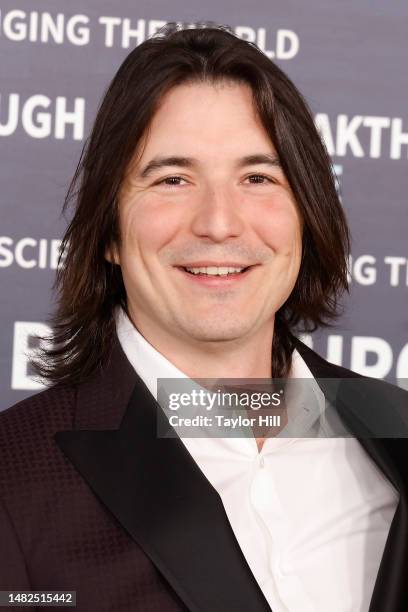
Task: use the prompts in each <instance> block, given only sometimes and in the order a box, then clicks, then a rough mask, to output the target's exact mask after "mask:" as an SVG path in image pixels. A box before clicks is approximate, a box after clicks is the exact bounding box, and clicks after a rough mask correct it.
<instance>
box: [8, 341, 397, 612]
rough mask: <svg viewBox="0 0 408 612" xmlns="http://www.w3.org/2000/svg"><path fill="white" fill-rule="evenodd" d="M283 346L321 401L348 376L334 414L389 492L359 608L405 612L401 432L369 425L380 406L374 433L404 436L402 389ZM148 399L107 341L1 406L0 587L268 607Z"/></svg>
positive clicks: (206, 488)
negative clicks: (67, 382)
mask: <svg viewBox="0 0 408 612" xmlns="http://www.w3.org/2000/svg"><path fill="white" fill-rule="evenodd" d="M296 348H297V349H298V350H299V352H300V353H301V355H302V357H303V358H304V360H305V361H306V363H307V365H308V366H309V368H310V370H311V371H312V373H313V375H314V377H315V378H318V379H319V381H318V382H319V384H320V386H321V388H322V390H323V392H324V393H325V395H326V397H327V396H329V395H330V393H331V391H332V389H331V387H330V384H329V380H327V382H325V380H322V379H339V378H344V379H350V378H353V377H354V378H356V379H358V381H359V384H358V385H357V386H355V385H354V386H353V387H352V388H350V387H347V388H346V389H345V391H344V393H342V392H341V389H340V390H339V391H338V393H337V396H336V398H335V401H336V402H337V403H336V409H338V410H339V413H340V414H341V418H342V420H343V421H344V422H345V423H346V424H347V428H348V429H349V430H350V431H351V432H353V433H354V434H355V435H356V437H358V439H359V440H360V442H361V444H362V445H363V446H364V448H365V450H366V451H367V453H368V454H369V456H370V457H371V458H372V459H373V460H374V461H375V463H376V464H377V465H378V467H379V468H380V469H381V470H382V471H383V473H384V474H385V475H386V477H387V478H388V479H389V480H390V481H391V482H392V483H393V484H394V486H395V487H396V488H397V489H398V490H399V493H400V502H399V505H398V508H397V511H396V514H395V517H394V520H393V522H392V525H391V529H390V533H389V537H388V540H387V544H386V547H385V551H384V555H383V558H382V561H381V566H380V569H379V572H378V577H377V581H376V585H375V589H374V594H373V597H372V601H371V607H370V612H406V611H407V610H408V507H407V502H408V496H407V481H408V461H407V458H408V453H407V440H406V439H404V438H402V437H401V438H384V439H379V438H378V437H377V438H376V437H373V435H372V433H373V432H374V435H378V431H377V433H376V428H377V427H378V422H379V420H380V421H381V418H382V414H385V413H384V411H386V414H387V423H386V424H385V425H384V424H382V427H383V429H384V428H386V427H387V426H388V425H387V424H389V423H390V422H391V425H392V428H391V429H392V430H393V432H394V431H395V430H396V429H398V430H399V431H401V435H406V433H403V432H405V431H406V429H407V425H406V422H407V421H406V411H407V409H408V401H407V397H408V393H406V392H405V391H402V390H400V389H398V388H397V387H393V386H391V385H388V384H386V383H384V382H382V381H374V380H373V379H367V378H363V377H359V376H358V375H357V374H355V373H353V372H351V371H349V370H346V369H344V368H340V367H338V366H334V365H331V364H329V363H328V362H327V361H325V360H323V359H322V358H321V357H319V356H318V355H317V354H316V353H315V352H314V351H312V350H311V349H309V348H308V347H306V346H305V345H304V344H302V343H301V342H300V341H296ZM350 389H351V390H350ZM156 407H157V405H156V403H155V401H154V399H153V397H152V395H151V394H150V393H149V391H148V390H147V388H146V386H145V385H144V383H143V382H142V380H141V379H140V378H139V377H138V376H137V374H136V373H135V371H134V370H133V368H132V366H131V365H130V363H129V361H128V360H127V358H126V357H125V355H124V353H123V351H122V349H121V347H120V345H119V342H118V341H117V342H116V344H115V346H114V347H113V351H112V355H111V358H110V361H109V364H108V365H107V366H106V367H105V368H104V369H102V370H101V371H99V372H97V373H96V374H95V375H94V376H93V377H92V379H90V380H88V381H87V382H86V383H83V384H80V385H78V386H76V387H70V386H58V385H57V386H54V387H52V388H50V389H47V390H46V391H43V392H42V393H39V394H37V395H35V396H33V397H30V398H28V399H27V400H24V401H23V402H20V403H19V404H17V405H15V406H13V407H12V408H10V409H8V410H6V411H4V412H2V413H1V414H0V590H22V589H23V590H47V591H57V590H58V591H64V590H76V592H77V609H78V610H80V611H81V612H92V611H94V610H95V612H96V611H97V612H103V611H105V610H109V611H114V612H120V611H123V612H125V611H129V612H130V611H139V610H140V611H143V612H171V611H174V612H176V611H177V612H181V611H182V610H184V611H186V610H189V611H190V612H266V611H267V610H270V607H269V606H268V603H267V601H266V600H265V598H264V596H263V594H262V592H261V590H260V588H259V587H258V585H257V583H256V581H255V579H254V577H253V575H252V573H251V571H250V569H249V566H248V565H247V563H246V561H245V558H244V556H243V554H242V552H241V550H240V548H239V545H238V543H237V541H236V539H235V536H234V534H233V531H232V529H231V527H230V524H229V522H228V519H227V516H226V513H225V511H224V508H223V505H222V502H221V498H220V497H219V495H218V493H217V492H216V491H215V490H214V489H213V487H212V486H211V485H210V483H209V482H208V481H207V480H206V478H205V477H204V476H203V474H202V472H201V471H200V469H199V468H198V467H197V465H196V464H195V462H194V461H193V459H192V458H191V456H190V455H189V453H188V452H187V450H186V448H185V447H184V445H183V443H182V442H181V441H180V440H179V439H177V438H176V439H174V438H173V439H163V438H158V437H157V436H156V418H163V416H162V415H161V416H160V411H159V413H158V412H157V410H156ZM381 411H382V412H381ZM380 412H381V414H380ZM390 431H391V430H390ZM390 435H394V433H392V434H390ZM13 609H15V608H13ZM21 609H22V608H21ZM24 609H25V608H24ZM328 612H329V611H328ZM356 612H357V611H356Z"/></svg>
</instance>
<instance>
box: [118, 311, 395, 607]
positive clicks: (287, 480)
mask: <svg viewBox="0 0 408 612" xmlns="http://www.w3.org/2000/svg"><path fill="white" fill-rule="evenodd" d="M117 332H118V337H119V341H120V343H121V346H122V348H123V350H124V352H125V354H126V356H127V358H128V360H129V361H130V363H131V364H132V366H133V367H134V368H135V370H136V372H137V373H138V375H139V376H140V377H141V379H142V380H143V382H144V383H145V384H146V386H147V387H148V389H149V390H150V392H151V393H152V395H153V396H154V397H155V399H157V379H158V378H187V376H186V374H184V373H183V372H181V371H180V370H179V369H177V368H176V367H175V366H174V365H173V364H172V363H171V362H170V361H169V360H168V359H166V358H165V357H164V356H163V355H162V354H161V353H159V352H158V351H157V350H156V349H155V348H154V347H153V346H152V345H151V344H150V343H149V342H147V340H146V339H145V338H144V337H143V336H142V335H141V334H140V333H139V331H138V330H137V329H136V328H135V327H134V326H133V324H132V323H131V321H130V320H129V318H128V317H127V316H126V314H125V313H124V311H123V310H121V309H120V310H118V312H117ZM289 377H290V378H310V379H313V375H312V373H311V372H310V370H309V368H308V367H307V365H306V363H305V361H304V360H303V359H302V357H301V355H300V354H299V352H298V351H296V350H295V351H294V353H293V358H292V368H291V372H290V375H289ZM311 382H312V384H313V382H314V383H315V384H314V387H313V388H314V391H315V393H316V397H317V398H318V403H319V405H320V406H321V405H322V403H323V406H324V401H325V398H324V395H323V393H322V391H321V390H320V388H319V386H318V385H317V383H316V381H314V379H313V381H311ZM181 440H182V442H183V443H184V445H185V446H186V448H187V450H188V451H189V453H190V454H191V456H192V457H193V459H194V461H195V462H196V463H197V465H198V466H199V468H200V469H201V471H202V472H203V473H204V475H205V476H206V478H207V479H208V481H209V482H210V483H211V484H212V486H213V487H214V488H215V489H216V490H217V492H218V493H219V495H220V497H221V499H222V502H223V505H224V508H225V511H226V513H227V516H228V519H229V521H230V524H231V527H232V529H233V531H234V534H235V537H236V539H237V541H238V543H239V545H240V547H241V550H242V552H243V554H244V556H245V558H246V560H247V562H248V564H249V567H250V568H251V571H252V573H253V575H254V577H255V579H256V580H257V582H258V584H259V586H260V588H261V589H262V591H263V593H264V595H265V597H266V599H267V601H268V602H269V604H270V606H271V608H272V610H273V612H367V611H368V608H369V603H370V600H371V596H372V592H373V588H374V583H375V579H376V576H377V573H378V569H379V565H380V561H381V557H382V554H383V551H384V547H385V542H386V539H387V535H388V532H389V528H390V524H391V521H392V518H393V516H394V513H395V509H396V506H397V503H398V493H397V491H396V490H395V489H394V487H393V486H392V485H391V483H390V482H389V481H388V480H387V479H386V478H385V476H384V475H383V474H382V472H381V471H380V470H379V469H378V468H377V466H376V465H375V464H374V462H373V461H372V460H371V458H370V457H369V456H368V455H367V453H366V452H365V450H364V449H363V447H362V446H361V445H360V443H359V442H358V441H357V440H355V439H354V438H351V437H343V438H327V437H317V438H289V437H272V438H271V437H270V438H267V439H266V440H265V443H264V445H263V447H262V450H261V451H260V452H258V447H257V444H256V440H255V438H253V437H241V438H217V437H205V438H185V437H182V438H181ZM226 612H230V611H226ZM231 612H232V611H231Z"/></svg>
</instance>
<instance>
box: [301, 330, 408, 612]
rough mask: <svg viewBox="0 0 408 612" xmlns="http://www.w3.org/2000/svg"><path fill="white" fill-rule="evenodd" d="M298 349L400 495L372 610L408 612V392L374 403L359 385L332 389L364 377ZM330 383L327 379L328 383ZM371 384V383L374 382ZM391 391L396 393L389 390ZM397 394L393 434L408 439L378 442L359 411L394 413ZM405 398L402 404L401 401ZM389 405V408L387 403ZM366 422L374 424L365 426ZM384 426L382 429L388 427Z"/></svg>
mask: <svg viewBox="0 0 408 612" xmlns="http://www.w3.org/2000/svg"><path fill="white" fill-rule="evenodd" d="M295 346H296V348H297V350H298V351H299V352H300V354H301V355H302V357H303V359H304V360H305V362H306V364H307V365H308V367H309V368H310V370H311V372H312V374H313V376H314V377H315V378H316V379H317V382H318V384H319V386H320V387H321V389H322V391H323V393H324V394H325V396H326V398H329V399H330V401H331V402H332V403H334V404H335V406H336V409H337V411H338V413H339V415H340V416H341V418H342V419H343V421H344V422H345V423H346V425H347V428H348V430H349V431H350V433H351V434H354V435H355V437H356V439H357V440H358V441H359V442H360V444H361V445H362V446H363V448H364V449H365V451H366V452H367V454H368V455H369V456H370V457H371V459H372V460H373V461H374V462H375V463H376V464H377V466H378V467H379V469H380V470H381V471H382V472H383V474H384V475H385V476H386V477H387V478H388V479H389V480H390V481H391V482H392V484H393V485H394V486H395V488H396V489H397V490H398V492H399V494H400V501H399V504H398V507H397V510H396V512H395V515H394V518H393V521H392V524H391V528H390V532H389V535H388V538H387V543H386V546H385V549H384V553H383V556H382V559H381V564H380V568H379V571H378V575H377V579H376V583H375V587H374V592H373V596H372V598H371V604H370V609H369V612H405V611H406V610H408V582H407V578H406V571H407V568H408V494H407V486H408V464H407V455H408V453H407V446H406V445H407V425H406V417H405V420H404V419H403V418H402V417H401V416H400V414H399V412H398V408H400V409H401V408H403V409H404V407H405V410H406V409H407V408H408V400H407V398H408V394H405V392H403V391H402V392H401V393H399V392H398V393H397V394H395V393H393V394H392V396H391V393H390V396H389V397H388V395H387V394H385V393H384V391H383V393H384V400H385V401H384V402H383V403H381V396H380V398H379V399H375V398H374V399H373V401H372V403H371V405H370V403H368V406H367V400H366V398H365V397H364V396H363V395H362V394H360V393H359V391H358V384H355V383H352V384H350V385H348V384H347V382H346V383H345V384H344V385H343V392H342V387H341V385H334V384H333V382H334V379H340V378H341V379H350V378H355V379H360V380H363V377H361V376H359V375H358V374H356V373H354V372H351V371H350V370H347V369H345V368H341V367H339V366H334V365H332V364H330V363H329V362H327V361H325V360H324V359H322V358H321V357H320V356H319V355H318V354H317V353H315V352H314V351H312V350H311V349H309V348H308V347H307V346H306V345H305V344H303V343H302V342H300V340H297V339H296V340H295ZM325 379H327V380H325ZM370 382H371V381H370ZM371 384H372V385H373V388H374V390H375V387H376V386H377V385H378V383H377V381H374V380H372V382H371ZM390 391H392V389H390ZM398 391H399V390H398ZM394 396H397V399H396V400H395V401H396V404H395V410H393V411H392V414H393V415H395V422H394V423H392V426H391V428H390V431H391V432H394V435H395V432H396V431H398V428H400V431H401V432H404V435H405V437H400V438H392V437H391V435H390V437H387V438H379V437H373V435H370V430H371V431H372V430H373V429H374V428H375V426H376V416H374V417H373V416H371V415H370V414H367V419H366V423H365V424H364V422H361V420H360V419H359V418H358V415H359V413H360V412H361V411H362V410H363V408H364V409H367V408H370V407H372V405H373V404H374V405H375V406H374V407H377V409H378V413H376V414H378V415H379V418H381V417H380V411H381V408H382V414H384V412H385V411H386V410H387V409H388V410H390V405H389V401H390V398H391V397H394ZM400 397H401V401H400V400H399V398H400ZM384 404H385V405H384ZM367 422H368V423H369V424H370V425H369V426H368V425H367ZM385 427H386V425H384V429H385Z"/></svg>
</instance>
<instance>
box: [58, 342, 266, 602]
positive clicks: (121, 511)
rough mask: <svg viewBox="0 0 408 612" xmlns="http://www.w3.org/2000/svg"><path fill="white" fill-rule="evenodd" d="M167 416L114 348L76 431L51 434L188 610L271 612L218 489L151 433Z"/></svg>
mask: <svg viewBox="0 0 408 612" xmlns="http://www.w3.org/2000/svg"><path fill="white" fill-rule="evenodd" d="M98 414H99V418H98ZM165 418H166V417H165V416H164V415H163V413H162V411H161V409H160V408H159V406H158V404H157V403H156V402H155V400H154V398H153V396H152V395H151V394H150V392H149V391H148V389H147V388H146V386H145V385H144V383H143V382H142V380H141V379H140V378H139V377H138V376H137V375H136V373H135V372H134V371H133V369H132V368H131V366H130V364H129V362H128V360H127V359H126V357H125V355H124V353H123V351H122V349H121V348H120V346H119V345H118V344H116V345H115V348H114V352H113V356H112V359H111V363H110V365H109V367H108V368H107V369H106V370H105V371H102V372H100V374H99V375H98V376H96V377H95V379H94V380H93V381H90V382H89V383H87V384H86V385H83V386H82V388H81V389H80V394H79V399H78V405H77V419H76V427H77V429H76V430H73V431H63V432H58V433H57V434H56V436H55V438H56V441H57V444H58V445H59V446H60V448H61V449H62V451H63V452H64V453H65V455H66V456H67V457H68V458H69V459H70V460H71V461H72V463H73V464H74V465H75V467H76V468H77V470H78V471H79V472H80V474H81V475H82V476H83V477H84V479H85V480H86V481H87V482H88V484H89V485H90V487H91V488H92V490H93V491H94V493H95V494H96V495H97V496H98V497H99V499H100V500H101V501H102V503H103V504H104V505H105V506H106V507H107V508H108V509H109V510H110V512H111V513H112V514H113V515H114V516H115V517H116V518H117V519H118V521H119V522H120V523H121V524H122V526H123V527H124V528H125V529H126V531H127V532H128V533H129V535H130V536H131V537H132V538H133V539H134V540H135V542H137V544H138V545H139V546H140V547H141V548H142V549H143V550H144V552H145V553H146V554H147V555H148V557H149V558H150V559H151V560H152V562H153V563H154V564H155V565H156V567H157V568H158V569H159V571H160V572H161V574H162V575H163V576H164V577H165V578H166V580H167V581H168V583H169V584H170V585H171V586H172V587H173V589H174V590H175V591H176V593H177V594H178V595H179V597H180V598H181V599H182V600H183V602H184V603H185V604H186V606H187V607H188V609H189V610H191V611H195V612H199V611H201V612H204V611H205V612H207V611H208V610H211V611H212V612H225V611H226V610H234V612H247V611H248V610H251V612H266V611H268V610H269V611H270V607H269V605H268V603H267V601H266V599H265V598H264V596H263V594H262V591H261V590H260V588H259V586H258V584H257V583H256V581H255V579H254V577H253V575H252V573H251V571H250V569H249V567H248V564H247V562H246V560H245V558H244V556H243V554H242V552H241V549H240V548H239V545H238V543H237V541H236V539H235V536H234V533H233V531H232V529H231V526H230V524H229V521H228V518H227V516H226V514H225V510H224V507H223V505H222V501H221V498H220V497H219V495H218V493H217V492H216V491H215V489H214V488H213V487H212V486H211V484H210V483H209V482H208V481H207V479H206V478H205V477H204V475H203V474H202V472H201V471H200V469H199V468H198V466H197V465H196V463H195V462H194V460H193V459H192V458H191V456H190V454H189V453H188V451H187V450H186V448H185V446H184V444H183V443H182V442H181V441H180V440H179V439H178V438H158V437H157V433H156V432H157V426H158V425H159V424H160V420H161V419H165ZM166 423H167V420H166Z"/></svg>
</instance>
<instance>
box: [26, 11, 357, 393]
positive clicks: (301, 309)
mask: <svg viewBox="0 0 408 612" xmlns="http://www.w3.org/2000/svg"><path fill="white" fill-rule="evenodd" d="M220 80H228V81H231V80H232V81H237V82H240V83H246V84H248V85H249V86H250V87H251V89H252V92H253V99H254V103H255V107H256V109H257V112H258V115H259V118H260V120H261V122H262V124H263V126H264V128H265V130H266V132H267V133H268V134H269V136H270V138H271V141H272V142H273V144H274V146H275V149H276V151H277V153H278V156H279V159H280V163H281V165H282V168H283V171H284V173H285V175H286V177H287V179H288V181H289V184H290V186H291V188H292V191H293V194H294V196H295V199H296V202H297V205H298V208H299V211H300V214H301V216H302V219H303V223H304V228H303V252H302V262H301V267H300V271H299V275H298V278H297V282H296V284H295V287H294V289H293V291H292V293H291V295H290V296H289V298H288V299H287V301H286V302H285V304H284V305H283V306H282V307H281V308H280V309H279V311H278V312H277V313H276V316H275V330H274V337H273V342H272V372H273V376H274V377H285V376H286V375H287V374H288V371H289V368H290V365H291V356H292V351H293V346H294V343H293V335H292V333H293V331H294V330H295V329H296V330H303V331H314V330H315V329H316V328H317V327H318V326H324V325H325V326H327V325H330V321H332V320H334V319H335V318H336V317H337V316H338V314H339V301H338V298H339V296H340V294H341V293H342V292H343V291H344V290H346V291H348V283H347V258H348V254H349V250H350V238H349V231H348V227H347V223H346V219H345V216H344V213H343V209H342V207H341V204H340V202H339V199H338V195H337V192H336V186H335V179H334V175H333V172H332V165H331V161H330V158H329V156H328V154H327V152H326V149H325V147H324V145H323V144H322V142H321V138H320V136H319V134H318V132H317V130H316V128H315V125H314V121H313V117H312V114H311V112H310V110H309V108H308V106H307V104H306V103H305V101H304V99H303V97H302V95H301V94H300V93H299V91H298V90H297V89H296V87H295V86H294V85H293V83H292V82H291V81H290V80H289V78H288V77H287V76H286V75H285V74H284V73H283V72H282V70H280V68H279V67H278V66H277V65H276V64H274V63H273V62H272V61H271V60H270V59H268V58H267V57H266V55H264V54H263V53H262V52H261V51H260V50H259V49H258V47H257V46H256V45H255V44H253V43H249V42H246V41H244V40H241V39H239V38H238V37H236V36H235V35H234V34H233V33H232V32H231V31H229V28H228V27H225V26H215V24H208V23H204V24H194V27H193V28H191V27H188V28H184V29H183V28H181V29H180V27H179V26H177V25H176V24H167V26H165V28H164V29H162V30H161V31H160V32H159V34H158V35H156V36H154V37H153V38H150V39H149V40H146V41H145V42H144V43H142V44H141V45H139V46H138V47H136V48H135V49H134V50H133V51H132V52H131V53H130V54H129V55H128V56H127V58H126V59H125V61H124V62H123V64H122V65H121V67H120V68H119V70H118V72H117V74H116V75H115V77H114V78H113V80H112V82H111V84H110V86H109V87H108V89H107V91H106V94H105V96H104V98H103V100H102V103H101V105H100V108H99V111H98V114H97V117H96V120H95V123H94V126H93V129H92V133H91V135H90V137H89V139H88V141H87V142H86V143H85V146H84V149H83V152H82V155H81V159H80V161H79V164H78V167H77V169H76V172H75V175H74V177H73V179H72V182H71V185H70V187H69V190H68V194H67V197H66V200H65V203H64V211H66V210H67V209H68V207H69V206H70V205H71V203H72V202H74V214H73V218H72V220H71V222H70V224H69V226H68V229H67V231H66V233H65V236H64V238H63V241H62V257H63V258H64V265H63V266H61V267H60V268H59V269H58V271H57V276H56V281H55V285H54V289H56V291H57V308H56V311H55V314H54V316H53V318H52V319H51V321H50V323H51V326H52V328H53V333H52V337H51V338H48V341H49V342H51V343H52V344H51V346H49V347H48V348H47V349H44V351H43V355H42V359H41V362H40V363H37V372H38V373H39V374H40V376H42V377H43V378H45V379H47V380H48V381H50V382H52V383H63V384H76V383H78V382H81V381H82V380H84V379H86V378H87V377H89V376H90V375H91V374H92V373H93V372H94V371H95V370H96V369H97V368H99V367H101V366H102V365H103V364H104V363H105V362H106V360H107V359H108V357H109V354H110V350H111V348H112V346H113V343H114V341H115V319H114V311H115V308H116V307H117V306H118V305H121V306H122V307H124V308H125V309H126V292H125V287H124V284H123V279H122V274H121V270H120V267H119V266H117V265H115V264H111V263H109V262H108V261H107V260H106V259H105V253H106V251H107V249H109V248H110V247H112V246H113V245H114V244H120V234H119V227H118V210H117V196H118V192H119V189H120V187H121V185H122V182H123V180H124V177H125V173H126V169H127V167H128V165H129V163H130V162H131V160H132V157H133V155H134V153H135V151H136V150H137V147H138V144H139V143H140V142H141V139H142V137H143V136H144V134H145V133H146V128H147V127H148V126H149V124H150V122H151V120H152V118H153V116H154V114H155V111H156V109H157V107H158V103H159V102H160V99H161V98H162V96H163V95H164V94H165V93H166V92H168V91H169V90H170V89H171V88H172V87H175V86H177V85H180V84H182V83H186V82H200V81H206V82H217V81H220Z"/></svg>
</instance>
